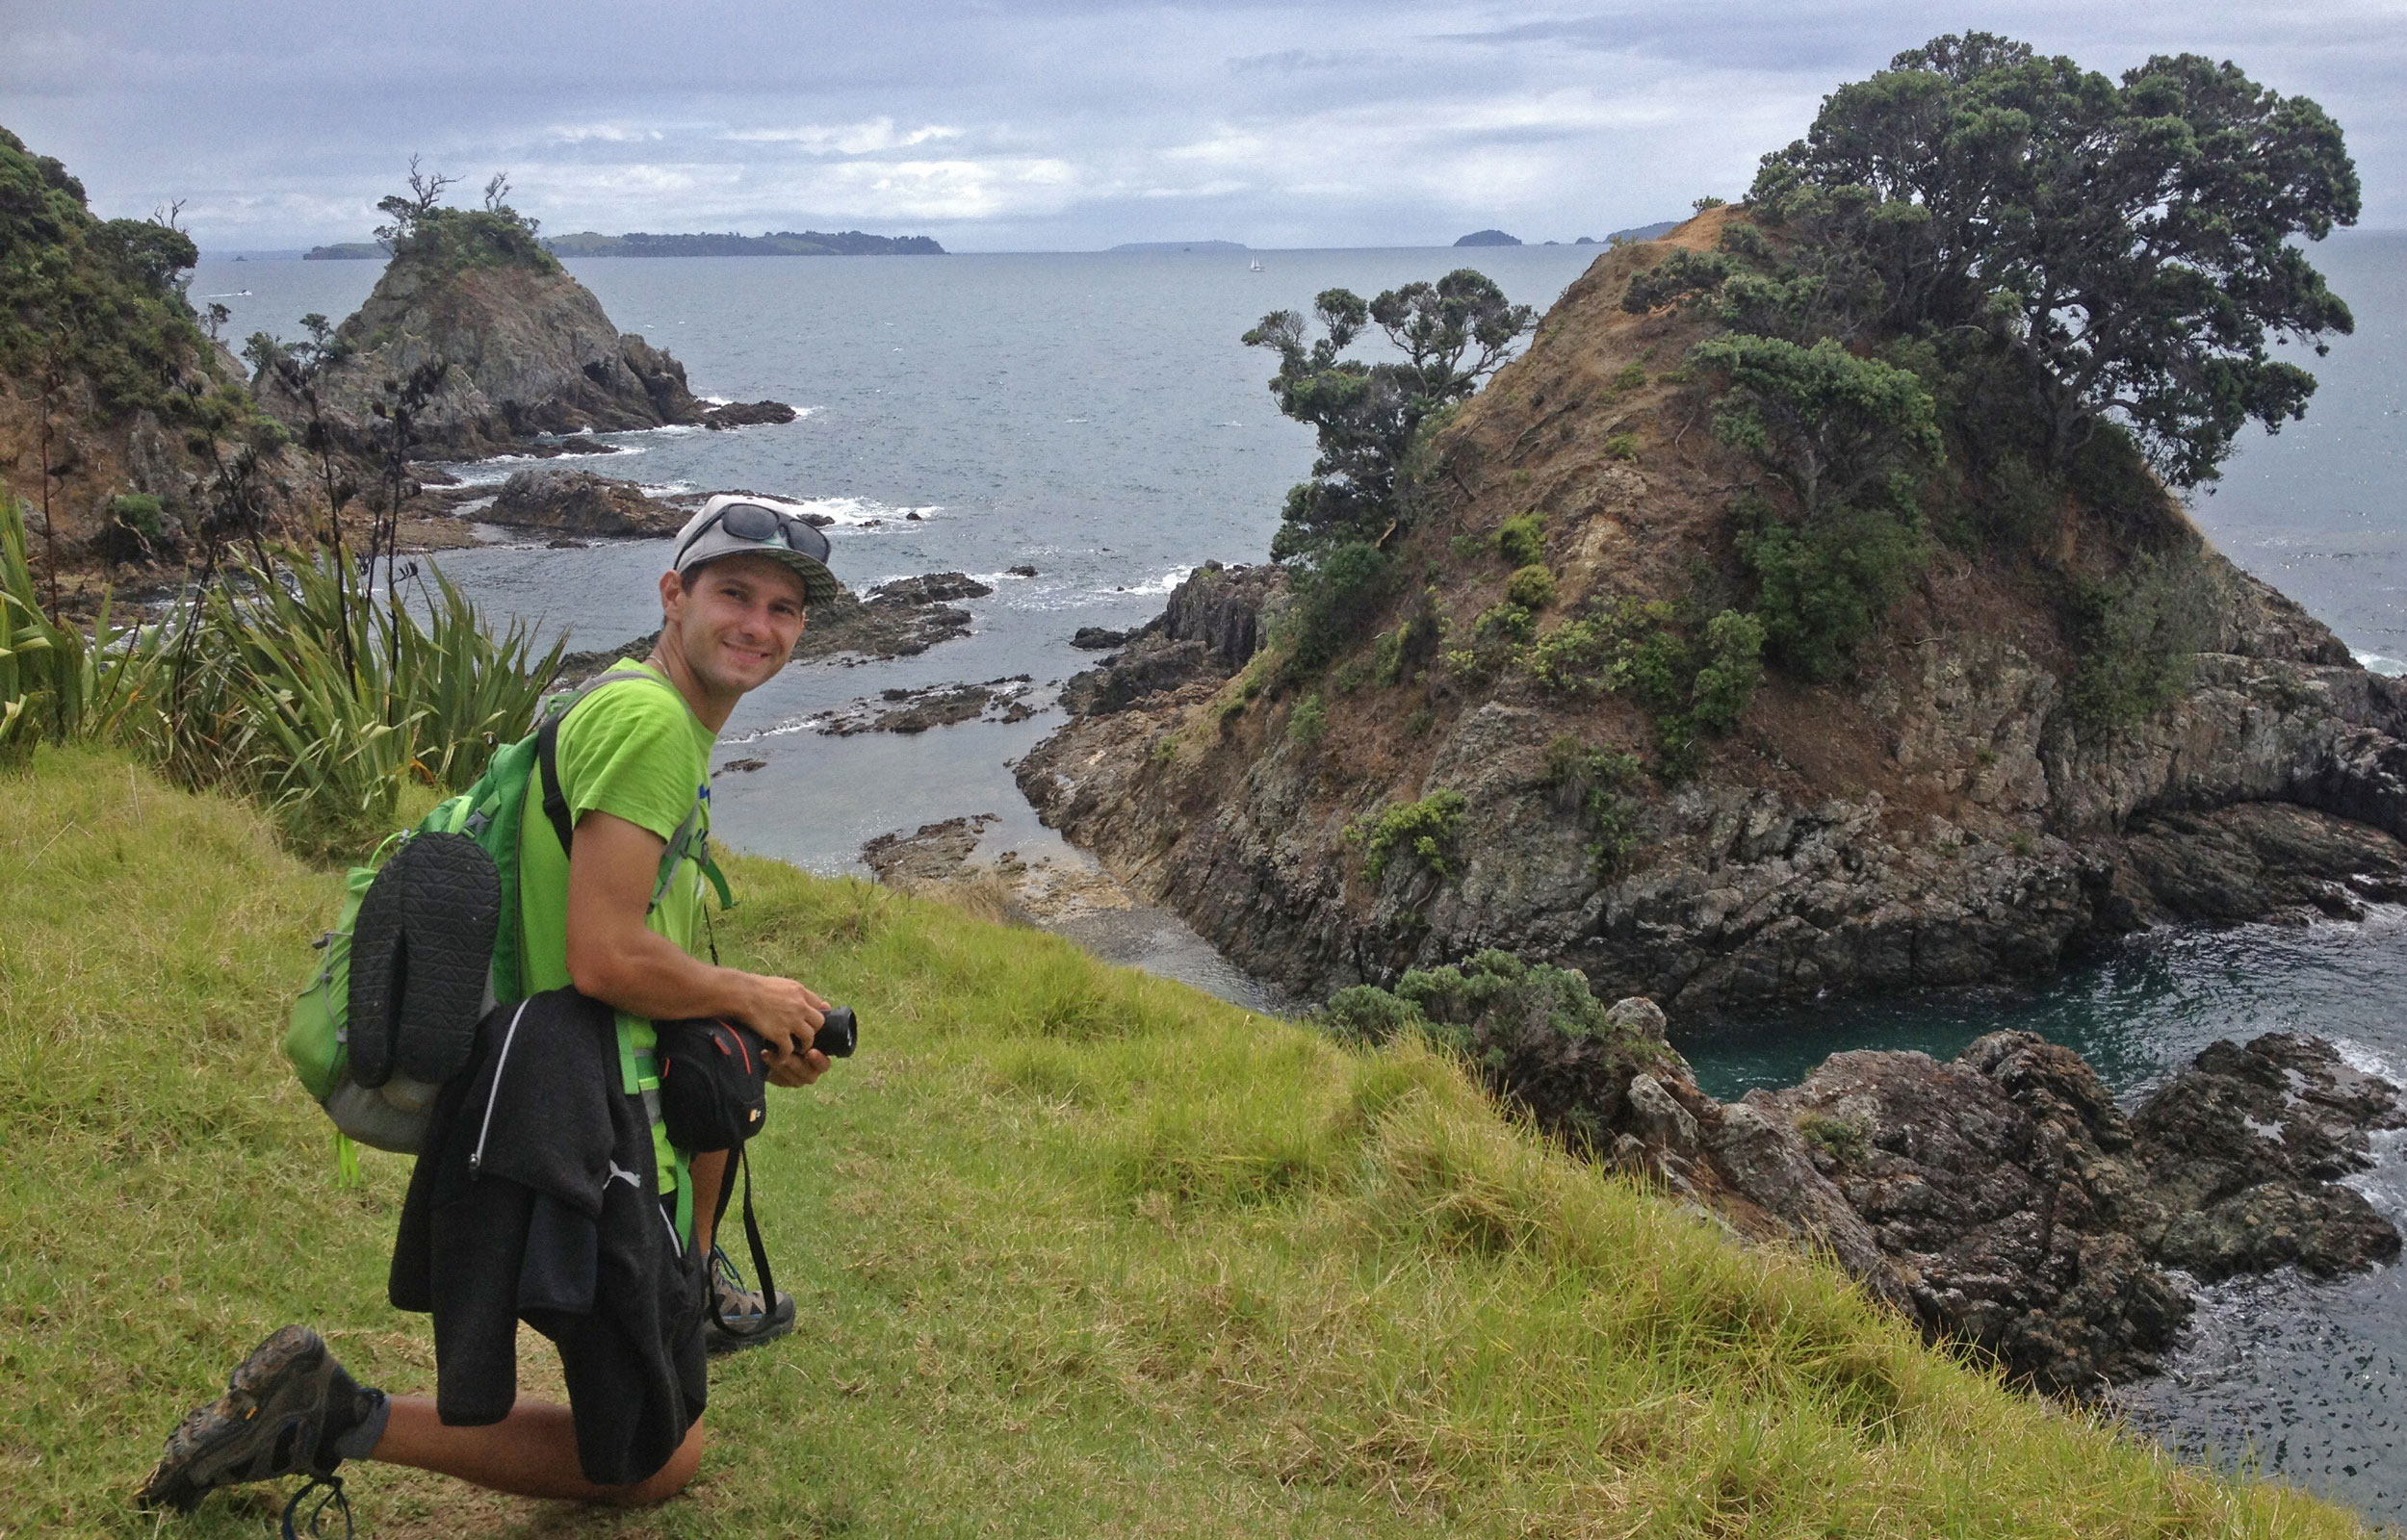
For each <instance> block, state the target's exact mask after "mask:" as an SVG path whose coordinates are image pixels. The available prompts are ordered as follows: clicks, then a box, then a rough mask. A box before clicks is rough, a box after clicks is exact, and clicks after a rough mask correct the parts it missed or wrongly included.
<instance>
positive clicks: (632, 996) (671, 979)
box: [568, 809, 827, 1070]
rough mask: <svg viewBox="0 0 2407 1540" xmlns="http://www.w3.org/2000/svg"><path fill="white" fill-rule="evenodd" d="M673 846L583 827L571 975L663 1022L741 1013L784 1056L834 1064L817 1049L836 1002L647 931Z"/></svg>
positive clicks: (588, 823)
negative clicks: (705, 957)
mask: <svg viewBox="0 0 2407 1540" xmlns="http://www.w3.org/2000/svg"><path fill="white" fill-rule="evenodd" d="M667 849H668V842H667V841H666V840H664V839H662V838H661V837H660V835H658V834H654V833H652V831H650V830H648V829H646V828H644V827H643V826H642V825H640V824H634V823H629V822H628V821H627V820H626V819H624V818H620V817H617V816H615V815H613V814H610V813H607V812H602V811H600V810H598V809H597V810H594V811H590V812H587V813H586V814H585V815H584V816H583V817H582V818H580V819H578V820H577V839H576V843H575V845H574V846H573V847H572V848H571V850H570V852H569V858H568V978H569V982H570V983H572V984H574V985H575V986H576V987H577V988H578V989H579V990H581V991H582V992H583V993H585V994H588V995H591V996H592V997H593V998H595V999H597V1000H600V1001H602V1002H603V1003H605V1004H607V1005H611V1006H615V1007H617V1008H618V1009H619V1010H621V1011H625V1012H628V1013H630V1014H634V1015H639V1016H649V1017H651V1018H653V1019H654V1020H656V1021H674V1020H679V1019H682V1018H684V1017H687V1016H733V1017H735V1018H736V1019H737V1020H739V1021H741V1022H743V1023H744V1024H745V1025H746V1026H748V1027H750V1028H752V1030H753V1031H755V1032H757V1033H759V1034H760V1035H761V1036H762V1038H763V1039H764V1040H765V1041H766V1042H767V1043H768V1045H769V1047H770V1049H771V1050H772V1051H773V1052H774V1053H776V1054H777V1055H778V1056H779V1057H780V1058H784V1057H786V1056H788V1055H789V1054H790V1055H797V1056H798V1057H799V1058H800V1059H801V1061H802V1062H803V1063H804V1064H806V1065H809V1066H810V1067H811V1068H812V1069H814V1070H816V1069H824V1068H826V1067H827V1059H826V1057H825V1056H824V1055H822V1054H820V1053H818V1052H816V1051H815V1050H813V1049H811V1039H812V1037H813V1035H814V1034H815V1033H816V1032H817V1031H818V1029H819V1025H820V1022H821V1020H822V1017H821V1015H820V1013H821V1012H823V1011H825V1010H826V1009H827V1002H826V1001H825V1000H822V999H820V998H819V997H818V996H817V995H816V994H815V993H813V992H812V991H811V990H810V989H808V988H804V987H803V986H802V985H800V984H797V983H795V982H794V981H793V980H792V979H780V978H774V977H771V976H769V975H767V974H762V973H746V972H743V971H742V970H740V969H738V968H730V967H720V966H718V965H717V964H715V963H705V962H703V961H702V960H701V959H699V958H696V957H692V956H690V955H688V954H687V953H686V951H685V949H684V948H682V947H680V946H678V944H677V943H676V942H674V941H672V940H670V939H669V938H668V937H664V936H660V935H658V934H656V933H654V932H653V931H651V930H649V929H647V928H646V927H645V925H644V912H645V910H646V909H647V907H648V906H649V905H650V903H651V900H652V885H653V883H654V882H656V881H657V880H658V879H659V876H660V856H661V854H662V853H663V852H664V851H666V850H667Z"/></svg>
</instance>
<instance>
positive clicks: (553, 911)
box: [518, 664, 714, 1192]
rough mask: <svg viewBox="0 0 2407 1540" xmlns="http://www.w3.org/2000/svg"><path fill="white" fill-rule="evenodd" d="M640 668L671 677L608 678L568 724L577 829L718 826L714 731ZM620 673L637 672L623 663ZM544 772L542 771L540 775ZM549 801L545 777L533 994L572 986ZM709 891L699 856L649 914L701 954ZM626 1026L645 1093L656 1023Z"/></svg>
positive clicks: (529, 981)
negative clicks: (546, 808) (605, 818)
mask: <svg viewBox="0 0 2407 1540" xmlns="http://www.w3.org/2000/svg"><path fill="white" fill-rule="evenodd" d="M638 667H639V668H640V670H641V672H643V673H644V674H648V675H650V676H651V678H652V680H658V681H659V682H658V683H652V682H648V681H646V680H641V679H630V680H627V681H625V682H623V683H616V684H607V685H604V686H603V687H602V688H600V689H598V690H595V691H594V692H593V693H592V694H590V695H588V696H586V697H585V698H584V699H583V700H582V701H579V702H578V703H577V704H576V706H574V707H572V708H571V709H570V711H569V713H568V715H567V716H566V717H565V718H564V719H562V721H561V723H560V729H559V737H558V740H557V745H556V746H557V749H558V754H559V773H560V791H561V794H562V795H564V796H565V797H566V798H567V799H568V819H569V826H570V827H571V828H572V829H573V828H575V827H576V823H577V820H578V819H580V818H582V817H583V816H584V815H585V814H586V813H587V812H590V811H592V810H594V809H600V810H602V811H603V812H607V813H608V814H610V815H611V816H612V817H614V818H624V819H626V820H627V821H628V822H629V823H631V824H635V825H637V826H639V827H641V828H644V829H648V830H650V831H651V832H652V833H654V834H658V835H660V838H662V839H663V840H666V839H670V838H673V837H674V836H675V835H676V834H677V831H678V829H679V827H680V826H682V825H683V824H684V823H685V821H686V816H687V815H688V814H690V813H692V812H694V810H695V809H696V808H697V807H699V808H700V809H701V823H702V830H703V832H704V833H708V832H709V829H710V821H711V746H712V742H713V741H714V737H713V734H712V732H711V730H710V729H709V728H707V727H705V726H703V725H702V721H701V719H700V718H698V717H696V716H695V715H694V714H693V711H692V709H691V708H690V707H688V706H686V698H685V697H684V696H682V695H680V694H678V693H677V688H676V686H675V685H672V684H670V683H669V682H668V679H667V676H665V675H663V674H662V673H661V672H660V670H659V669H656V668H653V667H652V666H651V665H649V664H642V665H638ZM616 672H619V673H622V674H632V673H634V672H635V670H634V668H631V667H629V666H628V665H625V664H621V665H619V667H618V668H617V670H616ZM534 774H535V775H536V776H537V777H538V778H539V777H540V776H541V772H540V771H539V770H538V771H536V772H534ZM542 796H543V793H542V787H541V785H540V784H539V783H538V784H537V785H534V786H531V787H529V788H528V794H527V802H528V808H527V820H526V823H525V825H524V826H523V828H522V829H521V831H520V834H519V841H518V870H519V892H520V911H521V916H522V922H523V924H524V925H525V927H526V950H525V953H524V954H523V955H524V959H525V962H524V965H523V976H524V980H525V985H526V989H527V992H528V993H530V994H534V993H539V992H540V991H542V990H545V989H558V988H566V987H567V986H568V983H569V978H568V855H567V852H565V851H563V850H562V849H561V848H560V841H559V836H558V835H557V834H554V833H553V831H552V821H551V820H550V819H549V818H546V817H544V816H542V814H541V812H540V810H539V809H540V808H541V806H542ZM694 848H695V849H696V850H697V851H698V850H699V849H700V846H699V845H698V844H697V845H696V846H695V847H694ZM708 890H709V889H708V886H707V884H706V881H705V879H704V876H703V871H702V865H701V862H700V861H698V860H695V859H693V857H692V856H690V855H689V856H687V857H686V859H685V860H681V861H679V862H678V863H677V869H676V870H675V871H673V872H671V873H670V874H669V882H668V886H667V888H666V890H664V891H663V892H662V893H661V894H660V902H659V903H658V904H657V905H655V906H653V909H652V911H651V913H649V914H648V915H646V916H645V917H644V924H645V926H646V927H648V928H649V929H650V930H652V931H653V932H654V933H656V934H658V935H660V936H664V937H668V938H669V939H670V940H671V941H674V942H676V943H677V945H678V946H680V947H682V948H684V949H685V950H686V952H687V953H689V954H692V955H693V956H696V957H699V956H701V955H702V954H701V951H700V949H699V945H698V942H699V939H700V937H702V935H703V910H702V906H703V895H704V894H705V893H706V892H707V891H708ZM618 1023H619V1044H620V1049H621V1054H622V1068H623V1070H624V1072H625V1074H626V1076H627V1080H628V1085H627V1087H626V1089H627V1090H629V1091H634V1090H637V1089H638V1088H639V1086H640V1085H641V1084H642V1082H644V1081H648V1080H650V1078H651V1076H650V1074H649V1073H645V1072H641V1071H640V1070H639V1068H638V1065H637V1063H636V1058H637V1056H642V1057H644V1058H647V1059H648V1057H649V1055H650V1053H651V1050H652V1046H653V1041H654V1035H653V1031H652V1023H651V1022H650V1021H648V1020H646V1019H644V1018H643V1017H641V1016H634V1015H630V1014H627V1013H626V1012H623V1011H622V1012H620V1013H619V1016H618ZM653 1136H654V1140H655V1142H656V1144H658V1145H660V1148H659V1150H658V1153H659V1155H660V1189H661V1191H662V1192H666V1191H668V1190H670V1189H671V1188H672V1187H674V1186H675V1185H676V1176H675V1173H676V1170H677V1165H676V1162H675V1161H674V1159H673V1158H672V1157H671V1156H670V1154H669V1152H668V1150H667V1148H666V1143H665V1141H664V1140H662V1139H661V1136H660V1129H659V1126H658V1125H657V1124H656V1125H655V1126H654V1129H653Z"/></svg>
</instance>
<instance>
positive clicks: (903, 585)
mask: <svg viewBox="0 0 2407 1540" xmlns="http://www.w3.org/2000/svg"><path fill="white" fill-rule="evenodd" d="M994 592H995V590H994V589H993V588H992V587H990V586H989V585H987V584H985V583H982V582H980V581H978V580H977V579H976V578H972V577H971V576H970V575H969V574H968V573H963V572H931V573H925V574H922V575H921V576H919V577H917V578H895V579H894V580H893V582H891V583H880V584H878V585H877V586H876V587H875V588H872V589H870V590H869V593H868V603H887V604H936V603H951V602H952V601H954V600H958V599H984V598H986V597H987V596H989V595H990V594H992V593H994Z"/></svg>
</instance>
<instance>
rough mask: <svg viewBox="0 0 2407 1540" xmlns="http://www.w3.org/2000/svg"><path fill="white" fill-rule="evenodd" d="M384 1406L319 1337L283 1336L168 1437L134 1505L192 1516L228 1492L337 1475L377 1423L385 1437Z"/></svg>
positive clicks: (283, 1332)
mask: <svg viewBox="0 0 2407 1540" xmlns="http://www.w3.org/2000/svg"><path fill="white" fill-rule="evenodd" d="M383 1400H384V1394H383V1392H381V1391H373V1390H371V1391H363V1390H361V1389H360V1388H359V1385H358V1383H357V1382H356V1381H354V1380H353V1379H352V1378H351V1376H350V1375H349V1374H347V1373H344V1372H343V1366H342V1365H341V1364H338V1363H336V1362H335V1361H334V1355H333V1354H332V1353H330V1352H328V1351H326V1345H325V1341H324V1339H323V1338H321V1337H320V1336H319V1335H318V1334H317V1333H316V1332H314V1331H312V1330H310V1329H309V1328H308V1327H307V1326H285V1327H282V1328H281V1329H279V1330H277V1331H276V1332H275V1333H274V1334H273V1335H272V1336H271V1337H269V1339H268V1340H267V1341H266V1342H263V1343H261V1344H260V1345H259V1346H258V1347H254V1348H252V1349H251V1354H250V1356H249V1357H248V1358H246V1359H244V1360H243V1362H242V1364H241V1365H240V1366H239V1367H238V1368H236V1369H235V1371H234V1373H233V1375H232V1376H231V1377H230V1378H228V1379H227V1380H226V1383H225V1394H224V1395H223V1396H220V1397H219V1398H218V1399H217V1400H216V1401H214V1402H212V1403H211V1404H209V1405H207V1406H201V1407H195V1408H194V1410H193V1412H192V1414H191V1415H190V1416H188V1417H186V1418H185V1419H184V1421H183V1422H182V1423H181V1424H177V1426H176V1429H175V1431H174V1432H172V1433H170V1434H168V1448H167V1452H166V1453H165V1454H163V1455H161V1456H160V1457H159V1463H158V1465H157V1466H156V1467H155V1468H154V1469H153V1470H152V1471H151V1473H150V1477H149V1479H148V1480H145V1481H144V1482H143V1483H142V1490H141V1491H140V1492H138V1493H136V1494H135V1496H134V1501H135V1504H136V1505H137V1506H139V1507H143V1508H173V1509H176V1510H177V1511H178V1512H185V1513H189V1512H191V1511H192V1509H193V1507H194V1504H196V1503H198V1502H199V1501H200V1500H201V1498H202V1496H203V1495H205V1494H207V1493H209V1492H212V1491H215V1490H216V1489H217V1488H219V1487H221V1486H235V1485H238V1484H240V1483H242V1482H246V1481H266V1480H270V1479H272V1478H273V1477H275V1476H293V1475H296V1474H299V1473H304V1472H305V1473H307V1474H308V1475H310V1476H314V1477H318V1478H322V1479H323V1478H324V1477H327V1476H332V1475H333V1474H334V1468H335V1467H336V1466H338V1465H340V1464H342V1463H343V1456H342V1455H341V1454H340V1453H337V1452H335V1450H334V1448H333V1446H334V1444H335V1442H336V1441H337V1440H339V1439H340V1438H341V1437H342V1436H343V1435H344V1434H346V1433H349V1432H350V1431H351V1430H352V1429H354V1428H357V1427H359V1426H360V1425H361V1424H365V1423H367V1422H369V1421H370V1420H371V1419H372V1418H373V1419H374V1420H375V1422H376V1423H377V1424H379V1430H380V1427H381V1424H382V1421H383V1419H382V1417H381V1416H380V1415H379V1414H380V1413H381V1411H382V1409H383Z"/></svg>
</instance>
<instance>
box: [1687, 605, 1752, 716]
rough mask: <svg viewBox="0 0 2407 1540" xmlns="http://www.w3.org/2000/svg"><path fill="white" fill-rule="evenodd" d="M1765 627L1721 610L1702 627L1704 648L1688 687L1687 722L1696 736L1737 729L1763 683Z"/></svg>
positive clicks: (1729, 610) (1731, 612) (1743, 616)
mask: <svg viewBox="0 0 2407 1540" xmlns="http://www.w3.org/2000/svg"><path fill="white" fill-rule="evenodd" d="M1764 636H1765V628H1764V623H1763V622H1762V621H1761V620H1759V619H1757V618H1756V617H1755V616H1753V615H1749V614H1746V613H1744V612H1742V611H1739V610H1735V609H1725V610H1723V611H1722V612H1721V613H1720V614H1718V615H1716V616H1715V617H1714V618H1713V619H1711V620H1709V621H1707V622H1705V638H1704V646H1703V648H1702V650H1701V653H1700V655H1699V657H1698V659H1697V668H1696V676H1695V679H1694V680H1692V681H1691V682H1690V685H1689V721H1690V723H1691V724H1692V725H1693V726H1694V727H1695V730H1696V731H1697V732H1708V733H1712V734H1714V735H1716V736H1720V735H1721V734H1723V733H1726V732H1729V731H1730V730H1731V729H1733V728H1735V727H1737V726H1738V722H1739V717H1740V716H1741V715H1742V714H1743V713H1744V712H1745V711H1746V710H1747V706H1748V704H1749V703H1750V702H1752V701H1753V700H1754V699H1755V687H1756V686H1757V685H1759V684H1761V683H1762V682H1763V678H1764V665H1763V651H1764Z"/></svg>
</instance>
